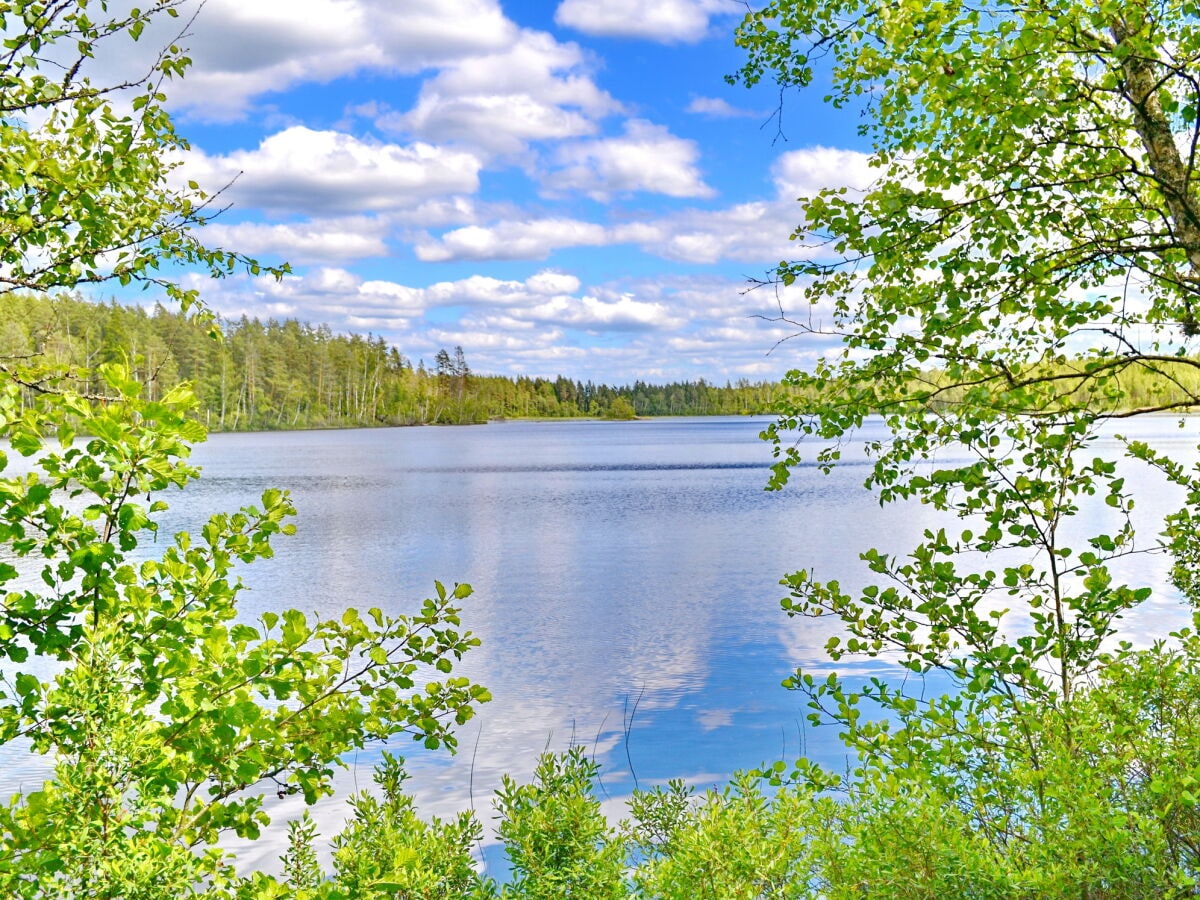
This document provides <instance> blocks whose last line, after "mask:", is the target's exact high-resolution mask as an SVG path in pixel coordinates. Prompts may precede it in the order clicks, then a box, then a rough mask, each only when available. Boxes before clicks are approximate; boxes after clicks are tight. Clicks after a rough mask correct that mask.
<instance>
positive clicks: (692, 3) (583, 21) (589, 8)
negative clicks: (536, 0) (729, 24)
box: [554, 0, 746, 44]
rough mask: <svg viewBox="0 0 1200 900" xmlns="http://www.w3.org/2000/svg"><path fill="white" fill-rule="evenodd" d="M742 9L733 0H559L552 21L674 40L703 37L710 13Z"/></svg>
mask: <svg viewBox="0 0 1200 900" xmlns="http://www.w3.org/2000/svg"><path fill="white" fill-rule="evenodd" d="M745 12H746V7H745V6H740V7H739V5H738V4H737V3H735V2H733V0H655V2H651V3H647V2H644V0H563V2H562V3H560V4H559V5H558V9H557V10H556V11H555V13H554V21H555V22H557V23H558V24H559V25H563V26H565V27H567V28H574V29H576V30H578V31H582V32H584V33H585V34H594V35H602V36H605V37H635V38H643V39H645V40H650V41H658V42H660V43H664V44H678V43H693V42H695V41H698V40H700V39H701V38H703V37H704V36H705V35H706V34H707V33H708V27H709V22H710V20H711V19H712V18H714V17H717V16H725V15H739V14H742V15H744V14H745Z"/></svg>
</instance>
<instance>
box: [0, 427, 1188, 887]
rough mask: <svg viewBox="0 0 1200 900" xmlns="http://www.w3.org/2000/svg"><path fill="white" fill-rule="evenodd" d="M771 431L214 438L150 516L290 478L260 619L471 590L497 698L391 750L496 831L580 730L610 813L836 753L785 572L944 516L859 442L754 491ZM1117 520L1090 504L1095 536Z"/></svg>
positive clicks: (249, 499) (207, 504)
mask: <svg viewBox="0 0 1200 900" xmlns="http://www.w3.org/2000/svg"><path fill="white" fill-rule="evenodd" d="M767 422H768V420H767V419H764V418H757V419H754V418H698V419H661V420H650V421H635V422H596V421H556V422H499V423H493V424H490V425H487V426H476V427H458V428H414V429H376V430H355V431H322V432H276V433H266V434H228V435H215V436H213V437H212V438H211V439H210V440H209V441H208V443H207V444H204V445H202V446H200V447H198V448H197V450H196V453H195V457H194V458H195V461H196V462H197V463H198V464H199V465H201V466H202V468H203V476H202V478H201V479H200V481H198V482H197V483H195V484H193V485H192V486H190V487H189V488H188V490H187V491H186V492H185V493H181V494H174V495H172V496H168V497H166V499H168V500H169V501H170V502H171V505H172V508H171V510H170V512H169V513H168V514H167V515H166V517H165V520H164V522H163V529H164V531H165V532H166V533H168V534H169V533H173V532H175V531H177V530H180V529H185V528H186V529H194V528H196V527H198V526H199V525H200V523H201V522H202V521H203V519H204V518H206V517H207V516H208V515H209V514H211V513H213V512H217V511H220V510H227V509H231V508H234V507H237V506H240V505H243V504H247V503H254V502H256V501H257V499H258V496H259V495H260V494H261V492H262V491H263V490H264V489H266V488H268V487H285V488H288V489H290V490H291V491H292V494H293V497H294V499H295V502H296V505H297V507H298V509H299V517H298V519H297V520H296V523H297V528H298V533H297V534H296V535H295V536H294V537H291V538H280V539H279V540H277V541H276V545H275V546H276V551H277V552H276V556H275V558H274V559H273V560H269V561H265V562H262V563H259V564H255V565H254V566H252V567H249V568H247V569H245V571H244V573H243V578H244V580H245V582H246V584H247V586H248V588H249V590H248V591H247V592H246V593H245V594H243V598H242V603H243V607H244V609H245V610H246V611H247V613H248V614H249V615H251V616H253V615H255V614H256V613H257V612H258V611H262V610H279V609H284V608H288V607H296V608H299V609H301V610H304V611H311V610H316V611H318V612H320V613H322V614H324V615H328V616H336V615H340V613H341V611H342V610H343V609H345V608H346V607H347V606H357V607H360V608H367V607H371V606H379V607H381V608H383V609H385V610H388V611H391V612H402V611H405V610H410V609H413V608H415V606H416V604H417V602H418V601H419V600H420V599H421V598H423V597H425V596H427V595H429V593H430V592H431V591H432V585H433V582H434V580H435V579H438V580H441V581H443V582H445V583H447V584H450V583H453V582H468V583H470V584H471V585H472V586H473V587H474V589H475V594H474V596H473V597H472V598H471V599H469V600H468V601H467V602H466V610H465V614H464V625H465V626H466V627H468V628H470V629H471V630H472V631H474V632H475V633H476V634H477V635H478V636H479V637H480V638H481V639H482V641H483V645H482V647H480V648H479V649H477V650H476V651H474V652H473V653H472V654H470V655H469V656H468V657H467V658H466V659H465V660H464V662H463V664H462V667H461V671H462V672H463V673H465V674H467V675H469V676H471V677H472V678H474V679H476V680H478V681H480V682H482V683H483V684H485V685H487V686H488V687H489V688H490V689H491V691H492V694H493V695H494V698H495V699H494V701H493V702H492V703H490V704H487V705H486V706H484V707H482V708H481V710H480V713H479V715H478V717H477V718H476V719H475V720H473V721H472V722H471V723H469V724H468V725H467V726H465V727H464V728H462V729H461V731H460V741H461V744H460V751H459V754H458V755H457V756H456V757H450V756H448V755H446V754H444V753H428V752H426V751H424V750H421V749H420V748H419V747H418V746H417V745H415V744H408V743H407V742H399V743H394V744H393V745H392V746H391V747H390V748H389V749H391V750H392V751H394V752H399V753H401V754H404V755H406V756H407V757H408V760H409V768H410V770H411V772H412V773H413V779H412V782H411V785H412V788H413V790H414V792H415V793H416V795H417V797H418V801H419V805H420V808H421V810H422V811H423V812H425V813H427V814H440V815H447V814H450V813H452V812H455V811H457V810H459V809H463V808H466V807H468V806H470V805H472V804H473V805H474V806H475V808H476V809H477V810H479V812H480V818H481V819H482V820H483V822H484V824H485V828H487V829H488V830H489V833H490V824H491V814H490V810H489V809H488V806H487V804H488V801H489V798H490V794H491V791H492V790H493V789H494V788H495V787H496V786H497V785H498V784H499V780H500V777H501V775H502V774H504V773H509V774H512V775H513V776H514V777H517V778H518V779H523V778H526V777H528V775H529V774H530V772H531V771H532V768H533V765H534V763H535V760H536V757H537V755H538V754H539V753H540V752H542V751H543V750H545V749H563V748H565V747H567V746H569V745H571V744H572V743H582V744H586V745H587V746H589V747H590V748H592V749H593V752H594V753H595V756H596V758H597V760H598V761H599V762H600V763H601V764H602V766H603V780H602V785H601V789H600V790H601V796H602V797H604V798H606V801H607V802H609V803H610V807H611V808H612V809H613V810H614V811H617V810H619V805H620V799H621V798H623V797H625V796H627V795H628V794H629V792H630V790H631V789H632V788H633V785H634V783H635V778H636V780H637V783H640V784H642V785H645V784H649V783H656V782H663V781H665V780H667V779H669V778H683V779H685V780H686V781H688V782H690V783H692V784H694V785H697V786H698V787H701V788H703V787H707V786H710V785H716V784H721V783H723V782H725V781H726V780H727V779H728V777H729V776H730V774H731V773H732V772H733V771H734V770H736V769H738V768H745V767H749V766H755V765H758V764H760V763H763V762H767V761H771V760H774V759H778V758H781V757H782V758H786V759H792V758H794V757H796V756H798V755H800V754H801V753H802V752H803V753H806V754H807V755H810V756H813V757H815V758H818V759H820V760H822V761H824V762H826V763H828V764H830V765H834V766H837V767H838V768H841V767H842V766H843V765H844V764H845V761H844V757H843V754H842V751H841V749H840V745H839V744H838V743H837V740H836V734H835V732H834V731H833V730H832V729H828V728H824V729H813V728H810V727H808V726H807V725H806V724H805V722H804V717H805V712H806V710H805V708H804V706H803V700H802V698H801V697H800V696H798V695H796V694H792V693H789V692H788V691H786V690H784V689H783V688H782V687H781V686H780V682H781V681H782V680H783V679H784V678H786V677H787V676H788V675H789V674H790V673H791V672H792V671H794V669H795V668H796V667H797V666H802V667H804V668H806V669H809V670H810V671H811V670H820V671H830V670H831V667H830V664H829V663H828V661H827V660H826V659H825V657H824V653H823V650H822V647H823V646H824V643H825V641H826V639H827V638H828V637H829V636H830V635H831V634H833V633H834V629H835V628H836V624H835V623H833V622H824V621H820V622H817V621H813V620H790V619H788V618H787V617H786V616H785V615H784V614H783V613H782V612H781V611H780V608H779V600H780V598H781V597H782V596H783V595H784V593H785V592H784V590H783V589H782V588H781V587H780V585H779V580H780V578H781V577H782V576H783V575H784V574H785V573H787V572H790V571H793V570H795V569H798V568H813V569H815V571H816V573H817V575H818V576H821V577H830V578H833V577H836V578H839V579H841V580H842V581H843V583H844V584H850V585H853V584H856V583H861V581H862V577H863V567H862V566H861V564H860V563H859V562H858V560H857V555H858V553H859V552H860V551H861V550H862V549H865V548H867V547H869V546H876V547H880V548H881V549H885V550H891V551H895V552H902V551H904V550H906V549H907V548H908V547H910V546H911V544H912V543H914V542H915V540H916V539H917V538H918V537H919V535H920V532H921V531H922V530H923V529H924V528H926V527H929V526H930V525H932V524H934V522H935V521H936V520H935V518H934V517H933V514H932V513H931V512H930V511H929V510H927V509H925V508H923V507H921V506H919V505H913V504H909V505H905V506H891V507H887V508H883V509H881V508H880V507H879V505H878V503H877V501H876V500H875V499H874V498H873V497H872V496H871V495H870V494H868V493H867V492H866V491H864V490H863V488H862V486H861V485H862V481H863V478H864V477H865V475H866V468H865V465H864V463H863V460H862V455H861V450H860V449H858V448H860V447H861V442H859V443H853V442H852V443H851V444H850V445H849V446H848V447H847V450H846V453H845V454H844V456H845V458H846V460H847V462H846V463H845V464H844V465H842V466H841V467H840V468H839V469H838V470H837V471H835V472H834V473H833V474H831V475H828V476H826V475H822V474H821V473H820V472H819V470H817V469H815V468H803V469H801V470H799V471H798V472H797V474H796V475H795V476H794V477H793V480H792V483H791V484H790V485H789V486H788V488H787V489H786V490H784V491H782V492H767V491H764V489H763V488H764V485H765V484H766V481H767V476H768V474H769V470H768V467H769V465H770V462H771V457H770V448H769V446H768V445H766V444H764V443H763V442H762V441H760V440H758V437H757V435H758V432H759V431H760V430H761V429H762V428H763V427H764V426H765V425H766V424H767ZM1176 423H1177V420H1176V419H1169V418H1165V417H1163V418H1146V419H1142V420H1138V421H1135V422H1130V423H1123V424H1122V426H1121V430H1122V431H1123V432H1124V433H1130V434H1134V433H1136V434H1137V436H1139V437H1141V438H1143V439H1149V440H1151V441H1152V442H1154V443H1155V444H1157V445H1159V446H1164V447H1165V446H1167V445H1171V449H1176V448H1177V447H1178V448H1183V447H1186V446H1191V445H1195V443H1196V442H1197V428H1198V426H1200V423H1198V422H1195V421H1189V426H1188V428H1187V429H1186V430H1184V431H1180V430H1179V429H1178V428H1177V427H1176ZM878 427H879V426H878V425H876V426H872V428H878ZM864 436H865V437H874V436H877V432H873V431H872V430H871V429H870V428H869V429H868V431H867V432H866V434H865V435H864ZM1109 449H1110V451H1111V452H1114V453H1115V452H1116V449H1115V445H1113V444H1111V443H1110V444H1109ZM1141 478H1142V481H1141V483H1140V484H1139V502H1140V508H1139V516H1140V517H1141V519H1142V520H1143V521H1144V522H1146V523H1147V524H1153V523H1154V522H1155V521H1156V517H1157V520H1161V515H1162V513H1163V512H1165V511H1166V510H1167V508H1168V505H1169V503H1170V501H1171V499H1172V494H1171V492H1170V491H1167V490H1164V489H1163V488H1162V486H1161V485H1159V484H1158V483H1157V482H1155V481H1154V480H1153V479H1150V478H1147V477H1145V476H1141ZM1107 514H1108V513H1107V512H1106V511H1105V509H1104V508H1103V507H1098V508H1097V510H1096V511H1095V512H1094V513H1089V518H1090V519H1091V521H1089V524H1095V520H1096V519H1097V518H1098V517H1103V516H1104V515H1107ZM1166 565H1167V564H1166V561H1165V560H1163V559H1161V558H1158V557H1151V558H1143V559H1141V560H1138V561H1136V562H1135V563H1133V564H1132V568H1131V570H1130V572H1129V573H1128V574H1129V577H1130V578H1131V579H1133V580H1135V581H1137V582H1138V583H1150V584H1154V585H1155V586H1156V587H1158V588H1159V591H1158V592H1157V595H1156V599H1155V600H1154V601H1152V602H1151V603H1150V604H1149V605H1148V606H1147V607H1146V609H1145V610H1144V612H1142V613H1140V614H1139V616H1138V617H1137V618H1136V619H1135V620H1134V621H1132V622H1131V623H1130V634H1131V635H1132V636H1133V637H1134V638H1135V639H1136V640H1139V641H1142V642H1144V641H1147V640H1150V639H1151V638H1152V637H1153V636H1154V635H1157V634H1162V633H1165V632H1166V631H1167V630H1169V629H1170V628H1172V627H1176V626H1178V625H1181V624H1183V623H1184V621H1185V616H1184V615H1183V614H1182V612H1181V611H1180V610H1179V609H1178V606H1177V604H1176V602H1175V595H1174V593H1173V592H1172V591H1171V590H1170V589H1169V588H1167V587H1165V586H1164V585H1165V580H1164V572H1165V570H1166ZM841 670H842V671H851V672H853V673H857V674H861V675H866V674H871V673H882V674H884V675H885V676H886V675H888V674H891V673H892V672H893V671H894V670H892V669H889V668H888V667H887V666H886V665H885V664H882V663H876V664H864V663H856V664H855V663H851V664H847V665H843V666H842V667H841ZM376 753H377V751H375V752H363V753H360V754H359V755H358V756H357V757H356V758H355V759H353V760H350V763H351V768H350V770H349V771H348V772H347V773H346V774H345V775H344V776H340V777H339V787H340V788H341V790H342V791H343V792H344V791H348V790H352V789H353V788H354V786H355V785H357V786H359V787H365V786H366V785H367V784H369V782H370V767H371V765H372V763H373V761H374V760H375V759H377V756H376ZM0 767H2V768H0V777H2V778H3V783H2V784H0V789H4V790H5V792H6V793H10V792H12V791H15V790H17V789H19V788H24V789H26V790H28V789H30V788H33V787H36V786H37V784H38V783H39V781H40V779H41V777H42V775H43V774H44V767H43V765H42V763H41V762H40V761H38V760H34V759H31V758H29V757H28V755H26V754H22V753H21V752H20V751H19V749H18V748H15V747H9V748H3V749H0ZM271 809H272V813H273V815H276V816H278V817H279V818H280V819H281V820H282V818H284V817H286V816H289V815H298V814H299V812H300V809H301V807H300V805H299V803H298V801H296V800H295V799H294V798H291V799H288V800H284V801H280V802H278V803H277V804H276V803H274V801H273V805H272V807H271ZM343 816H344V808H343V807H342V806H341V805H340V804H327V805H326V806H324V807H322V810H321V812H320V815H319V816H318V821H319V822H320V824H321V825H322V826H323V828H324V829H325V831H326V834H327V835H328V834H331V833H332V832H333V831H335V830H336V828H337V825H338V823H340V821H341V819H342V817H343ZM282 834H283V832H282V830H280V831H279V832H278V837H277V838H276V839H275V840H272V841H269V842H266V843H264V844H261V845H259V846H256V847H254V848H243V852H244V855H245V858H244V861H245V864H246V865H247V866H249V865H270V863H271V857H273V856H274V855H276V854H278V853H279V852H280V851H281V849H282Z"/></svg>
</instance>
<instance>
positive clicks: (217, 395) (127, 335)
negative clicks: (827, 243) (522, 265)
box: [0, 294, 786, 431]
mask: <svg viewBox="0 0 1200 900" xmlns="http://www.w3.org/2000/svg"><path fill="white" fill-rule="evenodd" d="M215 326H216V328H217V329H218V330H219V332H220V338H219V339H216V338H215V337H214V334H213V333H212V331H213V328H212V326H211V325H209V324H206V323H205V322H203V321H200V320H197V319H196V318H195V317H193V316H189V315H187V314H186V313H184V312H181V311H177V310H173V309H168V308H167V307H165V306H163V305H162V304H156V305H155V306H154V307H153V308H152V309H149V310H147V309H144V308H141V307H136V306H127V305H123V304H120V303H117V302H116V301H110V302H108V303H94V302H89V301H86V300H83V299H80V298H78V297H73V296H58V297H53V298H52V297H49V296H46V295H33V294H18V295H14V296H10V297H9V298H7V300H6V302H5V304H4V308H3V310H0V356H2V357H5V358H8V359H10V360H11V359H20V358H27V357H31V356H34V355H36V356H38V357H40V358H43V359H44V360H45V361H46V362H47V363H49V364H51V365H55V366H60V367H67V368H72V369H75V370H78V371H92V372H94V371H95V370H96V369H97V367H98V366H100V365H103V364H108V363H111V364H120V365H124V366H128V367H129V368H130V370H131V373H132V374H133V375H134V377H136V378H138V379H139V380H141V381H142V382H143V383H144V384H145V385H146V390H147V395H148V398H149V399H150V400H154V399H156V398H157V397H159V396H161V395H162V394H163V393H165V392H166V391H168V390H170V389H171V388H172V387H173V386H174V385H176V384H178V383H180V382H183V381H187V382H190V383H191V384H192V386H193V389H194V391H195V393H196V396H197V397H198V399H199V404H200V405H199V408H198V412H197V415H198V416H199V417H200V419H201V421H202V422H203V423H204V424H205V426H206V427H207V428H209V429H211V430H214V431H259V430H273V429H285V428H330V427H352V426H371V425H426V424H473V423H482V422H486V421H488V420H489V419H498V418H512V417H541V418H565V417H573V416H601V417H611V418H626V417H628V416H629V415H630V412H629V411H630V410H632V415H637V416H676V415H678V416H696V415H700V416H703V415H738V414H752V413H765V412H769V411H770V410H771V409H772V408H773V407H774V405H775V403H776V401H777V400H778V399H779V397H780V395H781V393H782V392H783V391H785V390H786V388H783V387H781V386H780V385H779V384H777V383H768V382H757V383H752V382H750V381H749V380H747V379H739V380H738V381H736V382H727V383H726V384H725V385H724V386H718V385H716V384H712V383H710V382H708V381H705V380H704V379H700V380H698V381H694V382H672V383H668V384H649V383H647V382H645V381H641V380H638V381H634V382H633V384H631V385H618V386H613V385H607V384H596V383H595V382H593V381H591V380H588V381H580V380H572V379H570V378H566V377H564V376H562V375H559V376H558V377H556V378H541V377H529V376H525V375H520V376H516V377H510V376H503V375H487V374H481V373H477V372H475V371H474V370H472V369H471V367H470V365H469V364H468V363H467V360H466V355H465V353H464V351H463V349H462V347H455V348H454V349H453V350H451V351H447V350H445V349H443V350H440V351H438V353H437V355H436V356H435V358H434V360H433V361H432V363H431V364H430V365H426V363H425V361H424V360H422V359H418V360H416V361H415V362H414V361H413V359H412V358H411V357H409V356H406V355H405V354H404V353H402V352H401V351H400V350H399V349H398V348H396V347H395V346H392V345H390V344H388V343H387V342H386V341H385V340H384V339H383V338H382V337H379V336H376V335H369V334H368V335H361V334H349V335H345V334H338V333H335V332H334V331H332V330H331V329H330V328H329V327H328V326H326V325H310V324H308V323H306V322H300V321H297V320H295V319H268V320H266V321H265V322H264V321H262V320H261V319H258V318H249V317H246V316H242V317H241V318H237V319H232V318H231V319H223V318H217V319H216V321H215ZM91 377H92V378H93V379H94V377H95V376H91ZM90 386H91V387H92V388H93V389H95V388H97V387H98V385H97V384H92V385H90ZM618 401H619V402H618Z"/></svg>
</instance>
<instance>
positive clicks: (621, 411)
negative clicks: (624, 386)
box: [604, 397, 637, 421]
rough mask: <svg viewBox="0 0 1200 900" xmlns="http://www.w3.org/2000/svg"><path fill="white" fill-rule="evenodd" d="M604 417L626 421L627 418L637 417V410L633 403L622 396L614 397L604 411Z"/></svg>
mask: <svg viewBox="0 0 1200 900" xmlns="http://www.w3.org/2000/svg"><path fill="white" fill-rule="evenodd" d="M604 418H606V419H622V420H626V421H628V420H629V419H636V418H637V410H635V409H634V408H633V404H632V403H630V402H629V401H628V400H626V399H625V398H624V397H616V398H614V400H613V402H612V404H611V405H610V406H609V407H608V409H606V410H605V411H604Z"/></svg>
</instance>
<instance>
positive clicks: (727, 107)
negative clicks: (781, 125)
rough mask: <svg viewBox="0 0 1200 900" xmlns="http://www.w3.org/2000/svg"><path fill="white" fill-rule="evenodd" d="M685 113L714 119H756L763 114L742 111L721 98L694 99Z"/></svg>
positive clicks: (754, 110) (755, 111) (756, 111)
mask: <svg viewBox="0 0 1200 900" xmlns="http://www.w3.org/2000/svg"><path fill="white" fill-rule="evenodd" d="M685 112H690V113H693V114H694V115H697V116H708V117H709V118H712V119H738V118H748V119H756V118H758V117H760V116H762V113H761V112H759V111H758V110H756V109H742V108H741V107H739V106H734V105H733V104H731V103H730V102H729V101H728V100H724V99H722V98H720V97H693V98H692V100H691V102H690V103H688V105H687V109H686V110H685Z"/></svg>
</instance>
